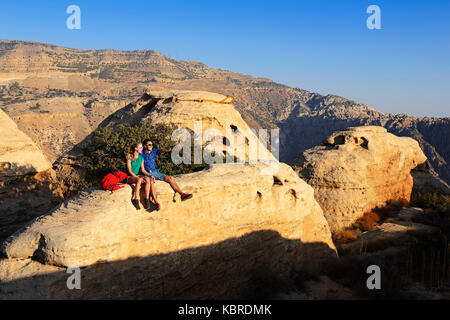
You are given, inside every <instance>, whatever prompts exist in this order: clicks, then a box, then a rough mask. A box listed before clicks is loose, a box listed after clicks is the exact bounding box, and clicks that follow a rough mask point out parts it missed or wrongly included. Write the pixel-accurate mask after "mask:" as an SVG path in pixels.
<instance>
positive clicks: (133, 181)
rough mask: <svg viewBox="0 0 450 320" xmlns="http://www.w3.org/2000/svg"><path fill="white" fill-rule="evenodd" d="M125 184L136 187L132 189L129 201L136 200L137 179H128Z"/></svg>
mask: <svg viewBox="0 0 450 320" xmlns="http://www.w3.org/2000/svg"><path fill="white" fill-rule="evenodd" d="M127 183H128V184H135V185H136V187H135V188H134V192H133V196H132V197H131V200H134V199H136V194H137V193H136V190H137V183H138V178H136V177H128V180H127Z"/></svg>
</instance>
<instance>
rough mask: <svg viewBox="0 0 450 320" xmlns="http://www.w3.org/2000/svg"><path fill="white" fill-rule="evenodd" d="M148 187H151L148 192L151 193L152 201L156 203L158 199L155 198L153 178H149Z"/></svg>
mask: <svg viewBox="0 0 450 320" xmlns="http://www.w3.org/2000/svg"><path fill="white" fill-rule="evenodd" d="M150 185H151V188H150V192H151V193H152V198H153V201H154V202H155V203H158V199H157V198H156V185H155V180H154V179H153V178H150Z"/></svg>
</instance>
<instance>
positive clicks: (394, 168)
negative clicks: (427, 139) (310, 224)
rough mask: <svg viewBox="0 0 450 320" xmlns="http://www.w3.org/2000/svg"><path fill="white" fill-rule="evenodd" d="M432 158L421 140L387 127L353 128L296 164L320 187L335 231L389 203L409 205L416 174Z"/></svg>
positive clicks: (319, 193)
mask: <svg viewBox="0 0 450 320" xmlns="http://www.w3.org/2000/svg"><path fill="white" fill-rule="evenodd" d="M426 160H427V158H426V157H425V155H424V153H423V152H422V150H421V149H420V147H419V144H418V143H417V141H415V140H413V139H411V138H407V137H397V136H395V135H393V134H390V133H388V132H387V131H386V129H384V128H383V127H377V126H366V127H352V128H348V129H347V130H344V131H338V132H335V133H333V134H332V135H331V136H329V137H328V138H326V139H325V140H324V145H323V146H319V147H315V148H312V149H309V150H306V151H305V152H303V153H302V154H301V155H300V156H299V157H297V158H296V159H295V160H294V161H293V165H294V167H295V169H296V171H297V172H298V173H299V175H300V177H301V178H304V179H305V180H306V181H307V182H308V184H310V185H311V186H313V188H314V189H315V198H316V200H317V201H318V202H319V204H320V206H321V207H322V209H323V210H324V213H325V217H326V218H327V221H328V223H329V225H330V229H331V230H332V232H335V231H337V230H339V229H342V228H344V227H347V226H349V225H350V224H352V223H353V222H354V221H355V220H356V219H357V218H359V217H361V216H362V215H363V214H364V213H365V212H368V211H370V210H372V209H374V208H375V207H377V206H378V207H382V206H385V205H386V202H387V201H389V200H400V201H402V200H404V201H406V202H408V201H409V200H410V197H411V191H412V188H413V178H412V176H411V170H412V169H414V168H416V167H417V166H418V165H420V164H422V163H424V162H425V161H426Z"/></svg>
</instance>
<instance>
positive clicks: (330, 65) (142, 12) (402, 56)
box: [0, 0, 450, 117]
mask: <svg viewBox="0 0 450 320" xmlns="http://www.w3.org/2000/svg"><path fill="white" fill-rule="evenodd" d="M71 4H75V5H78V6H79V7H80V8H81V30H68V29H67V28H66V19H67V17H68V14H67V13H66V8H67V7H68V6H69V5H71ZM371 4H376V5H378V6H379V7H380V8H381V25H382V29H381V30H369V29H368V28H367V27H366V20H367V18H368V17H369V14H367V13H366V9H367V7H368V6H369V5H371ZM0 39H15V40H30V41H39V42H45V43H52V44H55V45H62V46H67V47H72V48H82V49H119V50H135V49H154V50H158V51H160V52H161V53H163V54H165V55H167V56H169V57H172V58H176V59H183V60H196V61H201V62H203V63H205V64H206V65H208V66H210V67H216V68H221V69H226V70H231V71H235V72H240V73H246V74H251V75H254V76H262V77H267V78H270V79H272V80H274V81H276V82H279V83H283V84H286V85H289V86H292V87H298V88H302V89H306V90H309V91H313V92H318V93H321V94H328V93H332V94H336V95H340V96H343V97H346V98H349V99H353V100H357V101H359V102H362V103H365V104H368V105H371V106H373V107H374V108H376V109H378V110H380V111H383V112H390V113H408V114H411V115H415V116H446V117H448V116H450V0H434V1H418V0H411V1H402V0H396V1H393V0H389V1H378V0H376V1H375V0H373V1H361V0H354V1H349V0H347V1H336V0H335V1H332V0H328V1H326V0H315V1H300V0H297V1H253V0H248V1H243V0H240V1H236V0H228V1H219V0H217V1H213V0H210V1H204V0H203V1H202V0H198V1H193V0H192V1H190V0H184V1H170V0H166V1H137V0H128V1H104V0H97V1H92V0H90V1H87V0H71V1H66V0H59V1H28V0H15V1H10V0H2V1H1V2H0Z"/></svg>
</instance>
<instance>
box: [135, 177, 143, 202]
mask: <svg viewBox="0 0 450 320" xmlns="http://www.w3.org/2000/svg"><path fill="white" fill-rule="evenodd" d="M142 181H143V180H142V179H141V178H138V179H137V182H136V189H135V190H134V199H136V200H139V198H140V196H139V192H140V190H141V185H142Z"/></svg>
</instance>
